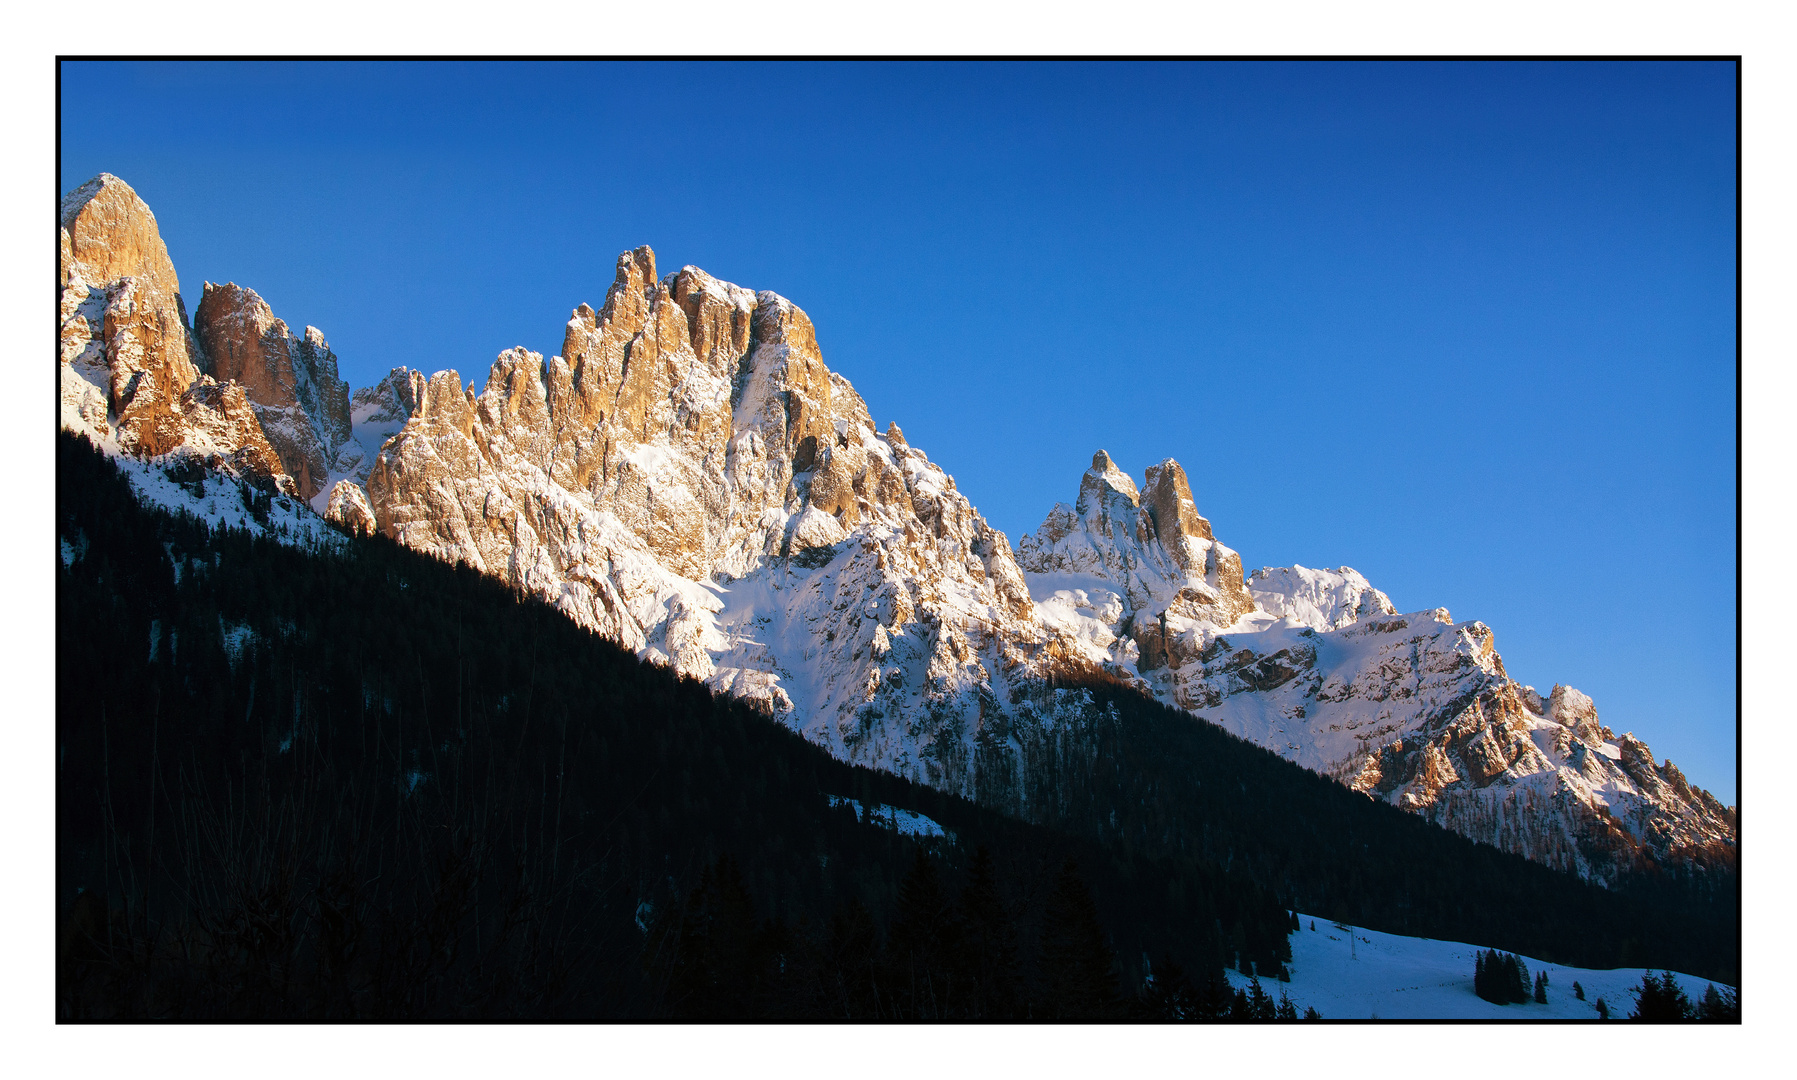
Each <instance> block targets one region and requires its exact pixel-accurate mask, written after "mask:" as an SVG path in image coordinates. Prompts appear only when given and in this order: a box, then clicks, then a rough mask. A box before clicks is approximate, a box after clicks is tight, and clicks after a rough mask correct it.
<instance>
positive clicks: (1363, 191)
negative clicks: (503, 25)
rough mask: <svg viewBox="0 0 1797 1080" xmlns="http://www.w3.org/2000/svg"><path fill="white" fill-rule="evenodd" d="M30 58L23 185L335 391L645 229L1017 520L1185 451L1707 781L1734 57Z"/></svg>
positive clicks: (1718, 638)
mask: <svg viewBox="0 0 1797 1080" xmlns="http://www.w3.org/2000/svg"><path fill="white" fill-rule="evenodd" d="M62 74H63V82H62V94H63V99H62V109H63V111H62V121H61V130H62V161H61V173H60V190H61V191H66V190H68V189H70V188H72V187H74V186H75V185H77V184H79V183H80V182H81V181H83V180H85V179H87V178H88V177H90V176H92V175H93V174H95V173H97V172H101V171H107V172H112V173H116V174H118V175H119V176H122V177H124V178H125V179H126V180H127V181H129V182H130V183H131V184H132V185H133V186H134V187H136V188H137V190H138V192H139V193H140V194H141V195H143V197H144V198H145V200H146V201H148V202H149V204H150V206H151V207H152V209H154V210H155V212H156V215H157V218H158V220H159V221H160V223H161V226H162V232H163V236H164V239H165V240H166V241H167V242H168V246H169V251H170V254H171V255H172V256H173V258H174V261H175V265H176V269H177V270H178V271H179V272H180V274H181V277H182V281H183V286H184V291H185V292H186V293H187V294H188V303H189V307H190V308H191V307H192V306H193V305H194V304H195V303H197V301H198V296H199V292H200V283H201V282H202V281H204V280H213V281H225V280H231V281H236V282H238V283H239V284H243V285H248V286H251V287H253V288H255V289H256V290H257V291H258V292H260V293H261V294H262V295H263V297H264V298H266V299H267V300H268V301H269V303H270V304H271V305H272V306H273V307H274V309H275V312H276V313H277V314H278V315H280V316H281V317H283V318H285V319H286V320H287V321H288V322H289V323H292V324H294V325H295V326H299V325H303V324H307V323H310V324H312V325H316V326H318V327H320V328H321V329H323V330H324V331H325V334H326V336H327V337H328V338H329V339H330V341H331V343H332V346H333V347H334V348H335V350H336V352H337V355H338V357H339V358H340V360H341V362H342V365H343V372H344V376H345V377H346V378H347V379H349V380H350V383H351V385H353V386H361V385H366V384H368V383H370V382H373V381H374V380H375V379H376V378H378V377H379V376H380V374H381V373H383V372H384V371H386V369H388V368H390V367H392V366H395V365H400V364H405V365H409V366H412V367H417V368H421V369H423V370H425V371H426V372H430V371H435V370H438V369H441V368H446V367H452V368H455V369H457V370H459V371H460V372H461V373H462V375H463V377H464V378H465V379H467V378H473V379H477V380H478V379H481V378H484V375H485V372H486V369H487V367H488V365H489V364H490V363H491V362H492V360H493V357H494V355H495V354H496V353H498V352H499V351H500V350H501V349H504V348H507V347H510V346H513V345H520V344H521V345H525V346H528V347H529V348H532V349H535V350H538V351H541V352H543V353H545V354H548V353H553V352H555V351H557V350H558V349H559V346H560V343H561V335H562V326H563V324H564V323H565V321H566V320H567V317H568V313H569V311H570V309H572V308H573V307H574V306H575V305H576V304H578V303H580V302H582V301H586V302H589V303H592V304H594V305H595V306H597V305H598V304H599V302H600V301H601V300H602V299H603V297H604V293H605V288H606V286H607V285H608V284H609V282H610V279H611V267H612V264H613V261H614V259H615V258H616V256H617V253H618V252H620V251H622V250H624V249H626V248H629V247H633V246H635V245H637V244H642V243H648V244H650V245H652V246H653V247H654V248H655V250H656V253H657V256H658V258H659V261H660V264H661V266H662V267H663V268H664V272H665V271H666V270H672V269H676V268H678V267H679V266H681V265H682V264H685V263H692V264H695V265H698V266H702V267H704V268H705V269H706V270H708V271H710V272H712V273H713V274H716V275H717V276H719V277H722V278H725V279H727V280H730V281H735V282H737V283H738V284H741V285H746V286H749V287H751V288H756V289H773V290H775V291H777V292H780V293H782V294H784V295H786V296H788V297H790V298H791V299H792V300H794V301H795V302H796V303H798V304H799V305H800V306H801V307H803V308H805V310H806V311H807V312H809V313H810V315H811V317H812V319H813V321H814V322H815V323H816V325H817V328H818V339H819V342H820V344H821V345H822V347H823V351H824V359H825V361H826V362H827V363H828V364H829V365H830V366H831V368H832V369H834V370H836V371H838V372H840V373H842V374H843V375H844V376H846V377H847V378H848V379H849V380H850V381H852V382H853V383H854V384H855V386H856V388H857V389H858V390H859V391H860V392H861V394H862V396H863V397H865V398H866V399H867V401H868V404H869V407H870V408H871V410H872V411H873V414H874V417H875V419H876V421H877V422H878V423H879V424H880V425H881V426H882V427H884V425H885V423H886V422H887V421H888V420H897V421H898V422H899V424H900V425H901V426H902V427H903V428H904V429H905V433H906V435H907V437H908V438H909V439H910V440H911V441H912V443H913V444H915V445H917V446H920V447H922V448H924V449H925V450H926V451H928V452H929V453H930V455H931V457H932V459H933V460H935V461H937V462H939V463H940V464H941V465H943V467H945V468H946V469H948V470H949V471H950V472H951V473H952V474H953V475H954V476H955V478H956V482H957V484H958V486H959V487H960V488H961V490H962V491H964V492H966V493H967V495H968V496H969V497H970V498H971V499H972V500H973V501H974V503H975V505H977V506H978V507H979V508H980V509H981V510H982V511H983V512H984V513H985V514H986V516H987V517H988V519H989V520H991V521H992V522H993V524H995V525H996V526H997V527H999V528H1001V529H1003V530H1004V531H1005V532H1006V533H1008V534H1009V535H1010V536H1011V538H1012V540H1013V541H1015V540H1016V539H1018V538H1019V537H1020V536H1021V535H1022V534H1024V533H1026V532H1029V531H1032V530H1034V529H1035V527H1036V526H1037V525H1038V524H1039V523H1040V522H1041V520H1042V517H1043V516H1044V514H1045V513H1046V512H1047V510H1048V509H1049V507H1050V506H1051V505H1052V504H1053V503H1054V502H1055V501H1057V500H1066V501H1071V500H1072V499H1073V497H1074V495H1075V494H1076V492H1077V489H1078V483H1079V477H1080V473H1081V472H1082V471H1083V470H1084V469H1085V468H1086V466H1087V464H1088V462H1089V461H1090V458H1091V454H1092V451H1093V450H1094V449H1096V448H1098V447H1103V448H1105V449H1107V450H1108V451H1110V453H1111V455H1112V456H1113V457H1114V458H1116V459H1117V460H1118V462H1119V463H1120V464H1122V465H1123V466H1124V467H1125V468H1127V469H1129V470H1130V471H1131V472H1133V473H1134V474H1135V475H1136V476H1137V477H1138V479H1139V478H1140V476H1141V472H1142V470H1143V468H1144V467H1146V466H1148V465H1150V464H1153V463H1155V462H1157V461H1159V460H1161V459H1162V458H1164V457H1173V458H1177V459H1178V460H1179V461H1180V462H1181V463H1182V464H1183V465H1184V466H1185V467H1186V469H1187V471H1188V473H1189V474H1190V475H1191V477H1192V486H1193V490H1194V494H1195V495H1196V497H1197V501H1198V505H1199V509H1200V510H1201V511H1202V512H1203V513H1204V514H1206V515H1207V516H1208V517H1209V518H1210V519H1211V521H1212V522H1213V524H1214V525H1215V527H1216V531H1217V534H1218V536H1219V537H1220V538H1221V539H1222V540H1223V541H1224V542H1225V543H1227V544H1229V545H1231V546H1233V547H1235V548H1236V549H1237V550H1239V551H1240V552H1241V554H1242V561H1243V563H1244V565H1245V566H1247V567H1250V568H1252V567H1256V566H1263V565H1289V564H1292V563H1302V564H1304V565H1306V566H1337V565H1343V564H1346V565H1350V566H1353V567H1355V568H1356V569H1358V570H1360V571H1361V572H1362V573H1365V574H1366V575H1367V576H1368V577H1369V578H1370V579H1372V581H1373V583H1374V584H1375V585H1377V586H1379V587H1380V588H1382V589H1384V590H1385V591H1386V592H1388V593H1389V594H1390V595H1391V597H1392V600H1393V602H1395V603H1396V604H1397V605H1398V607H1399V608H1400V609H1401V610H1406V611H1409V610H1417V609H1422V608H1429V607H1437V606H1443V607H1447V608H1449V609H1450V610H1451V611H1452V612H1453V614H1454V616H1455V617H1456V618H1460V619H1468V618H1477V619H1481V620H1483V621H1485V622H1486V623H1488V624H1489V625H1490V626H1491V627H1492V628H1493V629H1494V630H1495V631H1496V633H1497V644H1498V648H1499V650H1500V651H1501V652H1502V654H1503V656H1504V659H1505V663H1506V665H1507V666H1508V668H1509V670H1510V672H1511V674H1512V675H1514V676H1515V677H1517V678H1519V679H1521V680H1523V681H1525V682H1529V683H1533V684H1534V685H1536V686H1537V687H1539V688H1540V689H1541V690H1542V691H1543V692H1544V693H1545V692H1546V691H1547V689H1548V688H1549V687H1551V686H1552V685H1553V683H1555V682H1556V681H1560V682H1566V683H1569V684H1571V685H1574V686H1577V687H1579V688H1580V689H1582V690H1585V691H1586V692H1588V693H1590V694H1591V695H1592V696H1593V697H1594V698H1595V699H1596V700H1597V704H1598V709H1599V712H1600V714H1601V715H1602V717H1603V719H1604V721H1605V722H1606V723H1608V724H1610V725H1611V726H1612V727H1614V728H1616V729H1617V730H1618V731H1623V730H1633V731H1634V732H1635V733H1636V734H1637V735H1639V736H1640V737H1642V738H1644V739H1646V740H1647V741H1648V742H1649V743H1650V744H1651V745H1652V746H1653V748H1654V750H1655V752H1656V753H1657V754H1658V755H1659V756H1661V757H1668V756H1669V757H1671V758H1672V759H1673V760H1674V761H1676V762H1677V763H1678V764H1679V765H1680V766H1681V767H1682V768H1683V769H1684V770H1685V771H1686V773H1687V775H1689V776H1690V778H1691V779H1692V780H1693V781H1694V782H1696V783H1698V784H1700V785H1702V786H1705V787H1708V788H1710V789H1711V790H1712V791H1713V792H1715V793H1716V794H1717V795H1718V796H1719V797H1721V798H1722V799H1724V801H1730V802H1732V801H1733V800H1734V797H1735V701H1736V689H1737V688H1736V681H1735V579H1736V562H1735V475H1736V473H1735V452H1734V451H1735V430H1736V417H1735V385H1736V382H1735V285H1736V283H1735V211H1736V204H1735V89H1734V86H1735V82H1734V80H1735V71H1734V67H1733V66H1732V65H1729V64H1646V63H1627V62H1621V63H1606V64H1595V65H1578V64H1561V63H1538V64H1498V63H1471V64H1437V63H1400V64H1390V65H1379V64H1365V63H1349V64H1325V63H1298V64H1257V63H1233V64H1185V65H1157V64H1145V65H1132V64H1121V65H1118V64H1073V65H1026V64H998V65H961V64H933V65H897V64H893V65H867V66H857V65H797V66H789V65H776V64H744V65H696V66H692V65H660V64H607V65H588V64H547V65H537V64H512V65H481V64H413V65H396V66H382V65H363V64H341V65H303V64H301V65H263V64H205V65H170V64H149V65H113V64H104V65H95V64H66V65H64V66H63V69H62ZM59 194H60V191H59Z"/></svg>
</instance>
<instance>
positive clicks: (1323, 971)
mask: <svg viewBox="0 0 1797 1080" xmlns="http://www.w3.org/2000/svg"><path fill="white" fill-rule="evenodd" d="M1298 922H1299V925H1300V926H1301V927H1302V929H1301V930H1299V931H1298V932H1296V933H1294V934H1292V936H1291V943H1292V962H1291V964H1290V967H1291V973H1292V981H1291V982H1290V983H1289V984H1288V983H1281V982H1277V981H1274V980H1262V981H1261V988H1262V989H1263V990H1265V991H1266V992H1267V993H1269V994H1271V995H1273V996H1274V997H1278V996H1279V991H1280V990H1282V989H1283V990H1284V991H1285V992H1286V993H1287V994H1288V995H1289V996H1290V997H1291V999H1292V1002H1293V1004H1295V1005H1297V1007H1298V1008H1299V1009H1300V1010H1302V1009H1304V1008H1305V1007H1306V1006H1309V1007H1311V1008H1314V1009H1316V1011H1317V1012H1319V1013H1321V1014H1322V1015H1323V1018H1324V1019H1327V1020H1366V1019H1369V1018H1373V1017H1377V1018H1378V1019H1380V1020H1596V1019H1598V1015H1597V999H1598V998H1602V999H1604V1003H1605V1004H1607V1005H1608V1006H1609V1007H1610V1018H1611V1019H1613V1020H1619V1019H1624V1018H1626V1017H1627V1016H1628V1014H1629V1012H1630V1010H1632V1009H1633V1008H1634V1007H1635V998H1634V995H1632V994H1631V993H1629V991H1630V989H1631V988H1633V987H1637V986H1640V985H1641V976H1642V975H1644V974H1646V969H1644V968H1615V969H1612V970H1609V971H1595V970H1592V969H1590V968H1576V967H1567V966H1565V965H1564V964H1549V963H1546V962H1544V961H1541V960H1536V959H1535V958H1533V957H1529V956H1524V957H1523V958H1522V959H1523V962H1524V963H1526V964H1528V966H1529V979H1530V982H1531V985H1532V984H1533V980H1534V977H1535V973H1536V972H1538V971H1543V970H1545V971H1546V972H1547V981H1548V987H1547V1004H1545V1005H1538V1004H1535V1003H1534V1002H1530V1003H1529V1004H1526V1005H1493V1004H1492V1003H1491V1002H1489V1001H1485V1000H1484V999H1482V998H1480V997H1479V996H1478V995H1476V994H1474V993H1473V958H1474V954H1476V953H1478V952H1482V951H1483V950H1482V949H1481V948H1479V947H1478V946H1475V945H1468V944H1465V943H1464V942H1459V941H1435V940H1432V939H1430V938H1417V937H1400V936H1398V935H1396V934H1382V933H1380V932H1379V931H1377V930H1364V929H1361V928H1359V927H1344V926H1343V925H1341V924H1339V923H1336V922H1333V921H1331V920H1329V919H1323V918H1318V917H1316V916H1314V915H1305V914H1299V916H1298ZM1312 923H1315V925H1316V929H1315V930H1312V929H1311V924H1312ZM1350 936H1351V937H1352V938H1353V940H1352V941H1351V942H1350V940H1349V938H1350ZM1656 973H1657V971H1656ZM1673 974H1674V975H1675V976H1676V977H1677V979H1678V983H1679V986H1680V987H1681V988H1683V990H1684V991H1685V996H1686V997H1688V998H1690V999H1691V1000H1692V1001H1693V1002H1695V1001H1697V1000H1699V999H1701V998H1702V997H1703V992H1704V989H1705V988H1706V987H1707V986H1709V985H1710V983H1709V981H1708V980H1706V979H1699V978H1697V977H1696V976H1693V975H1686V974H1683V973H1681V972H1674V973H1673ZM1229 982H1230V985H1231V986H1232V987H1246V986H1247V985H1248V977H1247V976H1246V975H1243V974H1241V973H1240V972H1236V971H1230V972H1229ZM1575 982H1576V983H1578V984H1579V985H1580V986H1582V987H1584V990H1585V1000H1584V1001H1580V1000H1578V998H1576V997H1574V996H1573V990H1572V984H1573V983H1575ZM1716 988H1717V989H1718V990H1720V989H1722V988H1723V985H1722V984H1721V983H1717V984H1716Z"/></svg>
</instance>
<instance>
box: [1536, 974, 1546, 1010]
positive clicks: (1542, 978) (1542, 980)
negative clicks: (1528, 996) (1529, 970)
mask: <svg viewBox="0 0 1797 1080" xmlns="http://www.w3.org/2000/svg"><path fill="white" fill-rule="evenodd" d="M1535 1004H1537V1005H1546V1004H1547V972H1545V971H1538V972H1536V973H1535Z"/></svg>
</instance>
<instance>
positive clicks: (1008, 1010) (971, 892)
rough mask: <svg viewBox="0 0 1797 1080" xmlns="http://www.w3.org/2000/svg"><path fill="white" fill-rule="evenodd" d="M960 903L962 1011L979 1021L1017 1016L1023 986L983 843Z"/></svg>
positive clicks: (989, 854)
mask: <svg viewBox="0 0 1797 1080" xmlns="http://www.w3.org/2000/svg"><path fill="white" fill-rule="evenodd" d="M959 906H960V912H959V916H960V917H959V923H960V929H961V950H960V953H959V956H960V960H961V965H960V966H961V968H962V970H963V971H964V973H965V981H966V983H967V985H966V987H965V995H964V998H963V1002H964V1013H965V1015H966V1016H968V1017H969V1018H971V1019H982V1020H985V1019H1002V1018H1006V1017H1012V1016H1016V1015H1017V1014H1018V999H1019V996H1020V994H1021V990H1022V979H1021V976H1020V974H1019V971H1018V961H1017V933H1016V930H1015V928H1014V927H1013V925H1012V923H1011V917H1010V914H1009V912H1007V911H1006V910H1005V905H1004V901H1003V900H1002V899H1001V898H1000V897H999V894H998V881H997V876H996V874H995V872H994V870H993V868H992V852H991V851H989V850H988V849H987V848H986V847H985V846H984V845H981V847H980V848H979V850H978V851H976V852H974V856H973V864H972V865H971V866H970V867H969V868H968V874H967V884H966V885H965V886H963V887H962V889H961V897H960V905H959Z"/></svg>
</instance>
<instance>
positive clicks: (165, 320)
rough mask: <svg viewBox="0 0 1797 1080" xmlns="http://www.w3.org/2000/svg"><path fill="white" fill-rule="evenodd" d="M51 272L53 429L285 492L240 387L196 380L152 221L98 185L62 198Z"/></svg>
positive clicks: (192, 345)
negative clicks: (58, 426)
mask: <svg viewBox="0 0 1797 1080" xmlns="http://www.w3.org/2000/svg"><path fill="white" fill-rule="evenodd" d="M59 218H60V243H61V258H60V260H59V268H58V284H59V286H60V295H59V308H60V320H61V333H60V341H59V347H58V351H59V356H58V358H57V359H58V364H59V367H60V371H59V375H58V381H59V389H60V417H61V423H62V426H64V427H67V428H69V429H71V430H74V431H79V432H82V433H84V434H86V435H87V436H88V437H89V438H91V439H93V440H94V441H95V442H97V443H100V444H102V445H107V446H110V447H113V448H116V449H117V450H119V451H121V452H124V453H128V454H133V455H138V456H144V457H162V456H165V455H168V454H171V453H177V452H179V453H180V454H181V455H182V456H191V457H196V458H199V459H201V460H203V461H205V462H207V463H208V464H210V465H213V466H215V467H218V468H222V469H226V470H229V471H233V472H236V473H239V474H244V475H250V476H255V477H259V478H261V479H263V480H265V481H267V482H270V483H272V484H274V485H275V486H277V487H280V488H282V489H285V490H291V488H292V481H291V480H290V479H289V478H288V477H287V475H286V471H285V469H284V468H283V466H282V463H281V461H280V458H279V456H278V455H276V454H275V452H274V449H273V447H272V446H270V445H269V442H268V440H267V439H266V438H265V437H264V435H263V433H262V429H261V425H260V424H259V423H257V422H256V419H255V416H254V412H253V409H252V408H251V406H250V403H249V401H248V399H247V398H246V397H245V396H244V394H243V392H242V389H241V387H233V386H231V385H229V384H228V383H227V384H224V385H221V384H220V383H219V382H218V381H216V380H215V379H214V378H213V377H212V376H211V375H210V374H207V373H205V372H203V371H202V366H203V364H204V354H203V353H202V351H201V350H200V349H199V347H198V345H197V343H196V340H195V337H194V334H193V331H192V328H191V327H190V326H189V325H188V320H187V308H186V305H185V303H184V302H183V301H182V298H181V283H180V280H179V278H177V277H176V275H175V268H174V265H173V264H172V263H171V262H170V261H169V257H168V249H167V247H166V246H164V244H163V242H162V236H161V234H160V232H159V231H158V229H157V227H156V216H155V215H154V214H152V213H151V212H150V208H149V207H148V206H146V205H144V202H143V200H142V199H140V198H138V196H137V192H135V191H133V190H132V189H131V186H130V185H129V184H126V183H125V182H124V181H123V180H120V179H119V178H118V177H116V176H113V175H111V174H109V173H102V174H101V175H99V176H96V177H95V178H94V179H92V180H89V181H88V182H87V183H85V184H83V185H81V186H80V187H78V188H76V189H75V190H74V191H72V192H70V193H69V194H68V195H66V196H64V197H63V199H62V203H61V206H60V214H59Z"/></svg>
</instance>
